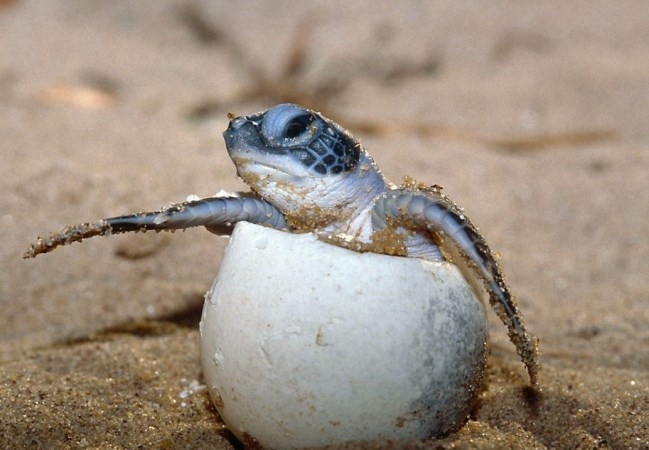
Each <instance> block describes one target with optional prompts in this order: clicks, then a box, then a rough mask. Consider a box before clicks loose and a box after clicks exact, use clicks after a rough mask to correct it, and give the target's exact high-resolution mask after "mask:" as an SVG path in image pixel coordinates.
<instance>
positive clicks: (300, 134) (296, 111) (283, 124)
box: [260, 104, 321, 147]
mask: <svg viewBox="0 0 649 450" xmlns="http://www.w3.org/2000/svg"><path fill="white" fill-rule="evenodd" d="M320 128H321V126H320V122H319V121H318V120H317V117H316V116H315V114H313V113H311V112H310V111H308V110H306V109H304V108H302V107H299V106H297V105H291V104H285V105H278V106H275V107H273V108H270V109H269V110H268V111H266V112H265V113H264V117H263V120H262V122H261V129H260V131H261V136H262V138H264V139H265V140H266V142H268V144H270V145H272V146H277V147H297V146H305V145H308V144H309V143H310V142H311V141H312V140H313V139H314V138H315V137H316V135H317V134H318V133H317V131H318V130H319V129H320Z"/></svg>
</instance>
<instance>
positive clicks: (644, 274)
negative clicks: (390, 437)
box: [0, 0, 649, 449]
mask: <svg viewBox="0 0 649 450" xmlns="http://www.w3.org/2000/svg"><path fill="white" fill-rule="evenodd" d="M287 100H290V101H296V102H301V103H305V104H307V105H308V106H311V107H314V108H315V109H318V110H321V111H323V112H326V113H327V114H329V115H330V116H331V117H332V118H334V119H336V120H337V121H339V122H340V123H342V124H343V125H345V126H347V127H349V128H350V129H351V130H352V132H354V133H355V134H356V135H357V136H359V137H360V138H361V139H362V141H363V143H364V145H365V146H366V147H367V148H368V149H369V151H370V153H372V155H373V156H374V157H375V159H376V160H377V162H378V164H379V166H380V167H381V168H382V169H383V171H384V173H385V174H386V175H387V177H388V178H390V179H392V180H393V181H400V179H401V177H402V176H403V175H406V174H408V175H411V176H412V177H414V178H416V179H418V180H421V181H424V182H426V183H430V184H433V183H436V184H439V185H442V186H444V188H445V191H446V192H447V194H448V195H449V196H451V197H452V198H454V199H455V200H456V201H457V202H458V203H459V204H460V205H463V206H464V207H465V208H466V210H467V211H468V212H469V213H470V215H471V217H472V219H473V221H474V222H475V223H477V224H478V225H480V227H481V230H482V232H483V233H484V235H485V236H486V238H487V239H488V241H489V242H490V243H491V245H492V246H493V247H494V248H496V249H498V250H499V252H500V255H501V256H502V264H503V267H504V270H505V273H506V274H507V276H508V280H509V282H510V284H511V287H512V290H513V291H514V292H515V293H516V295H517V297H518V298H519V302H520V306H521V309H522V311H523V313H524V314H525V317H526V320H527V323H528V326H529V328H530V329H531V330H532V331H533V332H534V333H535V334H537V335H538V336H539V338H540V340H541V350H542V353H543V356H542V362H543V370H542V374H541V377H540V382H541V386H542V392H541V393H540V394H539V395H531V394H530V393H529V392H527V391H526V390H525V389H524V387H525V385H526V374H525V371H524V367H523V365H522V364H521V363H520V362H519V361H518V359H517V357H516V354H515V351H514V348H513V346H512V345H511V344H510V343H509V341H508V339H507V336H506V333H505V329H504V327H503V326H502V325H501V324H500V323H499V322H498V320H497V319H496V317H495V315H494V314H491V315H490V320H491V325H492V326H491V355H490V358H489V362H488V376H487V384H486V386H485V390H484V392H483V393H482V395H481V397H480V401H479V403H478V405H477V406H476V408H475V409H474V411H473V412H472V415H471V417H470V419H469V421H468V423H467V424H466V425H465V426H464V427H463V428H462V429H461V430H460V431H459V432H458V433H456V434H453V435H451V436H449V437H447V438H445V439H443V440H441V441H435V442H433V441H430V442H423V443H422V442H412V443H390V442H374V443H364V444H349V445H345V446H342V448H364V447H372V448H403V447H409V448H428V447H433V448H477V449H484V448H530V449H541V448H580V449H590V448H649V280H648V277H649V8H648V7H647V3H646V2H643V1H632V0H629V1H625V2H616V1H602V0H593V1H588V2H586V1H575V2H554V1H552V2H544V3H543V4H542V5H541V4H540V3H536V2H520V1H504V0H503V1H495V2H488V3H486V2H484V3H483V2H469V1H460V2H455V1H446V2H442V1H439V2H438V1H435V2H399V3H397V2H387V1H385V2H369V1H368V2H355V3H352V4H348V2H342V1H340V2H337V1H334V2H311V3H306V2H305V3H301V2H287V1H277V2H261V1H259V2H247V1H245V2H226V1H219V2H209V1H203V2H200V1H193V2H192V1H159V0H147V1H139V2H129V1H112V2H104V1H83V2H82V1H77V2H69V1H68V2H66V1H54V0H42V1H36V0H34V1H27V0H14V1H6V0H5V1H0V157H1V158H2V163H0V175H1V176H0V185H1V186H2V196H1V197H0V224H1V225H2V238H1V239H2V245H1V246H0V261H1V264H2V266H1V271H0V309H1V310H2V313H1V314H0V448H82V447H91V448H219V449H220V448H223V449H226V448H232V446H233V442H232V440H231V438H230V437H229V436H228V434H227V432H225V431H224V428H223V425H222V423H221V422H220V419H219V418H218V415H217V414H216V412H215V410H214V409H213V407H212V406H211V403H210V401H209V398H208V396H207V392H206V390H205V389H204V386H203V385H202V376H201V369H200V366H199V355H198V321H199V318H200V310H201V306H202V300H203V294H204V292H205V291H206V290H207V289H208V288H209V286H210V284H211V281H212V279H213V277H214V276H215V274H216V271H217V269H218V265H219V262H220V259H221V255H222V250H223V247H224V245H225V240H224V239H221V238H218V237H216V236H213V235H210V234H209V233H207V232H206V231H204V230H201V229H196V230H189V231H186V232H184V233H175V234H153V233H150V234H146V235H142V234H139V235H133V236H118V237H111V238H95V239H93V240H89V241H87V242H84V243H83V244H82V245H79V244H75V245H73V246H69V247H66V248H62V249H59V250H58V251H56V252H54V253H52V254H48V255H44V256H41V257H39V258H37V259H35V260H22V258H21V256H22V253H23V252H24V250H25V249H26V248H27V246H28V244H29V243H30V242H31V241H32V240H33V239H34V238H35V237H36V236H39V235H44V234H46V233H47V232H49V231H53V230H58V229H60V228H62V227H63V226H65V225H68V224H72V223H77V222H80V221H86V220H93V219H98V218H101V217H109V216H114V215H118V214H122V213H127V212H132V211H138V210H143V209H148V210H151V209H156V208H158V207H160V206H163V205H165V204H167V203H169V202H177V201H181V200H183V199H184V198H185V197H186V196H187V195H188V194H197V195H200V196H206V195H211V194H213V193H214V192H216V191H218V190H219V189H221V188H222V189H226V190H236V189H245V186H244V185H243V184H242V183H241V182H240V180H237V179H236V177H235V173H234V168H233V165H232V163H231V162H230V161H229V159H228V158H227V155H226V153H225V147H224V144H223V141H222V138H221V136H220V135H221V132H222V131H223V130H224V129H225V127H226V125H227V118H226V114H227V112H229V111H232V112H234V113H237V114H248V113H253V112H256V111H258V110H261V109H265V108H266V107H268V106H270V105H272V104H275V103H278V102H281V101H287Z"/></svg>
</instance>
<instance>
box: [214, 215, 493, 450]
mask: <svg viewBox="0 0 649 450" xmlns="http://www.w3.org/2000/svg"><path fill="white" fill-rule="evenodd" d="M486 340H487V321H486V317H485V307H484V304H483V303H482V302H481V301H480V300H478V299H477V298H476V297H475V295H474V292H473V291H472V290H471V288H470V287H469V285H468V284H467V283H466V282H465V280H464V278H463V277H462V275H461V274H460V272H459V271H458V269H457V268H456V267H455V266H453V265H451V264H447V263H431V262H426V261H422V260H418V259H411V258H402V257H393V256H385V255H377V254H371V253H364V254H361V253H356V252H353V251H350V250H346V249H343V248H339V247H335V246H333V245H330V244H326V243H324V242H321V241H319V240H318V239H317V238H316V237H315V236H314V235H312V234H289V233H284V232H280V231H276V230H271V229H268V228H263V227H259V226H256V225H251V224H248V223H240V224H238V225H237V226H236V228H235V230H234V232H233V233H232V238H231V240H230V243H229V245H228V247H227V249H226V252H225V256H224V259H223V262H222V264H221V268H220V271H219V274H218V276H217V279H216V280H215V282H214V285H213V286H212V289H211V290H210V291H209V292H208V293H207V295H206V301H205V306H204V309H203V317H202V320H201V357H202V364H203V371H204V375H205V380H206V383H207V386H208V389H209V391H210V395H211V397H212V400H213V402H214V404H215V405H216V408H217V410H218V411H219V414H220V415H221V417H222V418H223V420H224V421H225V423H226V424H227V426H228V428H229V429H230V430H231V431H232V432H233V433H234V434H235V435H236V436H237V437H238V438H239V439H240V440H242V441H243V442H250V439H251V438H252V439H254V440H256V441H257V442H258V443H259V444H260V445H261V446H263V447H265V448H282V449H288V448H302V447H311V446H321V445H327V444H333V443H339V442H345V441H350V440H365V439H413V438H425V437H428V436H431V435H441V434H444V433H447V432H449V431H452V430H454V429H456V428H458V427H459V426H461V425H462V423H463V422H464V420H465V418H466V416H467V413H468V411H469V409H470V408H471V406H472V405H473V403H474V401H475V398H476V395H477V393H478V390H479V388H480V387H481V383H482V376H483V373H484V366H485V358H486Z"/></svg>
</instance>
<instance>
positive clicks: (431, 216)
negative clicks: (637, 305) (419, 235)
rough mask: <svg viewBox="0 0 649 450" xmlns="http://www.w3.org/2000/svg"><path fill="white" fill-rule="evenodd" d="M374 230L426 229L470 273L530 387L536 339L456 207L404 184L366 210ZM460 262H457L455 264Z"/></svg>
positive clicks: (490, 256) (534, 369)
mask: <svg viewBox="0 0 649 450" xmlns="http://www.w3.org/2000/svg"><path fill="white" fill-rule="evenodd" d="M372 227H373V230H374V231H381V230H385V229H386V228H388V227H403V228H406V229H410V230H413V231H421V230H429V231H430V232H431V233H433V235H434V236H435V238H436V240H437V241H438V243H439V245H440V248H441V250H442V252H443V253H444V254H445V256H448V257H449V259H451V260H453V261H456V262H459V263H464V264H459V265H460V266H461V267H462V266H467V267H468V268H470V269H472V270H471V272H473V274H472V275H473V276H477V277H479V279H480V280H481V281H482V283H483V284H484V286H485V288H486V290H487V292H488V294H489V301H490V303H491V305H492V307H494V309H495V310H496V313H497V314H498V316H499V317H500V319H501V320H502V321H503V323H504V324H505V325H506V326H507V328H508V332H509V338H510V339H511V341H512V342H513V343H514V345H515V346H516V349H517V351H518V354H519V355H520V356H521V359H522V360H523V363H525V365H526V367H527V372H528V374H529V377H530V381H531V383H532V385H533V386H536V385H537V383H538V380H537V378H538V371H539V367H540V366H539V361H538V356H539V351H538V339H537V338H536V337H535V336H533V335H531V334H530V333H528V332H527V330H526V328H525V324H524V323H523V319H522V316H521V313H520V311H519V309H518V306H517V304H516V301H515V300H514V298H513V297H512V295H511V293H510V292H509V288H508V287H507V284H506V283H505V279H504V277H503V274H502V271H501V269H500V267H499V265H498V263H497V261H496V259H495V257H494V255H493V254H492V252H491V250H490V248H489V246H488V245H487V243H486V241H485V240H484V238H483V237H482V236H481V235H480V233H479V232H478V230H477V229H476V228H475V227H474V226H473V225H472V224H471V222H470V221H469V219H468V218H467V217H466V216H465V215H464V213H463V212H462V211H461V210H460V208H458V207H457V205H455V203H453V202H452V201H451V200H450V199H449V198H448V197H446V195H444V194H443V193H442V192H441V189H440V188H436V187H433V188H423V187H421V186H417V187H412V186H407V187H406V188H403V189H394V190H391V191H389V192H388V193H386V194H384V195H383V196H382V197H380V198H379V199H378V200H377V202H376V203H375V206H374V210H373V211H372ZM458 259H461V261H457V260H458Z"/></svg>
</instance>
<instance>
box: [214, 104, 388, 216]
mask: <svg viewBox="0 0 649 450" xmlns="http://www.w3.org/2000/svg"><path fill="white" fill-rule="evenodd" d="M223 136H224V138H225V144H226V147H227V149H228V153H229V155H230V157H231V158H232V161H233V162H234V164H235V166H236V167H237V173H238V174H239V176H240V177H241V178H242V179H243V180H244V181H245V182H246V183H247V184H248V185H249V186H250V188H251V189H252V190H253V191H254V192H256V193H257V194H258V195H260V196H261V197H262V198H264V199H265V200H266V201H268V202H270V203H272V204H273V205H275V206H276V207H277V208H278V209H279V210H280V211H282V212H284V213H285V214H287V213H288V214H290V213H298V211H301V212H304V211H305V210H308V211H314V210H319V211H322V210H328V209H337V210H341V209H345V208H346V209H350V210H352V209H355V208H357V206H358V205H359V204H361V203H363V202H364V201H365V200H367V199H368V197H369V198H370V199H371V198H373V197H374V195H376V192H379V191H381V190H385V182H384V181H383V178H382V176H381V174H380V172H379V171H378V169H377V168H376V166H375V164H374V162H373V161H372V159H371V158H370V156H369V155H367V153H366V152H365V151H364V150H363V148H362V147H361V145H360V143H359V142H358V141H357V140H355V139H354V138H353V137H352V136H351V134H349V133H348V132H347V131H345V130H344V129H342V128H341V127H340V126H339V125H337V124H336V123H334V122H333V121H331V120H329V119H327V118H325V117H323V116H322V115H320V114H318V113H316V112H314V111H311V110H308V109H306V108H303V107H301V106H298V105H294V104H281V105H277V106H274V107H272V108H270V109H268V110H266V111H264V112H261V113H258V114H254V115H250V116H242V117H235V118H233V119H232V120H231V121H230V124H229V126H228V129H227V130H226V131H225V132H224V133H223ZM375 191H376V192H375ZM370 196H371V197H370ZM350 214H353V212H350ZM341 220H344V219H343V218H341Z"/></svg>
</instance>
